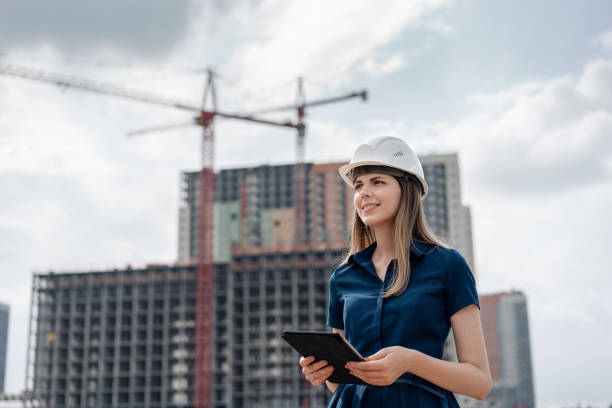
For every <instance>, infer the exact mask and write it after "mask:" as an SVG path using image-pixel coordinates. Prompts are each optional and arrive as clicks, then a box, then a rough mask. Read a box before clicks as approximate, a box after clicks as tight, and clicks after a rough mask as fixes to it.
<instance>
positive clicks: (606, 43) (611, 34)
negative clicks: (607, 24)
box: [595, 30, 612, 51]
mask: <svg viewBox="0 0 612 408" xmlns="http://www.w3.org/2000/svg"><path fill="white" fill-rule="evenodd" d="M595 41H596V42H597V43H599V45H600V46H601V47H602V48H603V49H605V50H611V51H612V30H608V31H605V32H603V33H601V34H599V35H598V36H597V37H595Z"/></svg>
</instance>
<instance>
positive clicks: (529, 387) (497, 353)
mask: <svg viewBox="0 0 612 408" xmlns="http://www.w3.org/2000/svg"><path fill="white" fill-rule="evenodd" d="M480 305H481V310H480V317H481V321H482V327H483V332H484V338H485V343H486V346H487V354H488V357H489V366H490V368H491V377H492V378H493V388H492V389H491V392H490V393H489V395H488V396H487V398H486V399H485V400H484V401H478V400H473V399H468V398H463V403H462V404H461V406H463V407H465V408H467V407H470V408H472V407H491V406H494V407H498V408H534V407H535V394H534V386H533V371H532V367H531V346H530V336H529V319H528V313H527V298H526V297H525V295H524V294H523V293H521V292H505V293H497V294H491V295H485V296H481V297H480ZM459 402H460V403H461V402H462V400H461V399H459Z"/></svg>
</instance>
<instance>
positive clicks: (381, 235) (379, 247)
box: [373, 223, 395, 260]
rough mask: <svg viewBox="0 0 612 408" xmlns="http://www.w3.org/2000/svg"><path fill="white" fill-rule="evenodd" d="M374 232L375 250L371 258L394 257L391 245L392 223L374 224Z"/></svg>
mask: <svg viewBox="0 0 612 408" xmlns="http://www.w3.org/2000/svg"><path fill="white" fill-rule="evenodd" d="M374 234H375V235H376V250H375V251H374V254H373V258H376V259H384V260H391V259H393V258H395V252H394V249H393V247H394V245H393V223H388V224H385V225H380V226H375V227H374Z"/></svg>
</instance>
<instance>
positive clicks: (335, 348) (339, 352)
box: [281, 330, 365, 384]
mask: <svg viewBox="0 0 612 408" xmlns="http://www.w3.org/2000/svg"><path fill="white" fill-rule="evenodd" d="M281 337H282V338H283V339H284V340H285V341H286V342H287V343H289V344H290V345H291V347H293V348H294V349H296V350H297V351H298V353H300V354H301V355H302V356H303V357H308V356H314V357H315V359H316V361H320V360H325V361H327V363H328V364H330V365H332V366H333V367H334V372H333V373H332V375H331V376H330V377H329V378H328V380H329V381H331V382H333V383H338V384H365V382H363V381H362V380H360V379H359V378H357V377H355V376H353V375H351V374H350V373H349V370H347V369H346V368H344V365H345V364H346V363H347V361H363V357H361V355H359V353H358V352H357V350H355V349H354V348H353V346H351V345H350V344H349V343H348V342H347V341H346V340H345V339H344V337H342V335H341V334H340V333H333V332H323V331H294V330H283V332H282V334H281Z"/></svg>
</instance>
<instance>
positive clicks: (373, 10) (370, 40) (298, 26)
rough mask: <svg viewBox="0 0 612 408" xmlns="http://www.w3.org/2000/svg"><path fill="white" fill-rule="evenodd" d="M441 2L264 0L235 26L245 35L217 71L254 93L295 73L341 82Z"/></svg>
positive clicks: (264, 89)
mask: <svg viewBox="0 0 612 408" xmlns="http://www.w3.org/2000/svg"><path fill="white" fill-rule="evenodd" d="M444 3H446V2H445V1H442V0H431V1H417V2H404V1H395V0H385V1H383V2H382V3H381V2H377V3H372V2H369V1H365V0H359V1H350V2H348V1H346V2H333V3H329V2H325V1H323V0H317V1H311V2H291V3H287V2H284V1H279V0H270V1H266V2H264V3H263V6H262V8H261V10H260V14H259V17H261V18H259V19H255V21H257V22H256V23H252V22H251V20H248V21H245V26H244V27H242V28H241V27H237V29H238V30H242V32H245V33H246V32H248V33H250V36H249V40H248V41H246V42H245V43H244V44H243V45H241V46H240V47H239V48H238V49H237V50H236V52H235V54H234V55H233V57H232V58H231V60H230V61H229V63H228V64H227V66H226V67H224V70H223V71H224V72H228V73H229V75H231V76H232V77H234V78H237V79H238V82H237V84H236V87H237V88H239V89H248V90H250V91H251V92H252V93H254V94H256V93H261V94H264V95H268V93H267V92H266V90H269V89H272V88H274V87H275V84H278V83H279V82H285V81H287V80H291V79H293V78H295V77H296V76H297V75H299V74H302V75H304V76H306V77H308V78H311V79H314V80H316V81H321V82H327V83H331V84H333V85H334V86H335V87H338V86H340V85H341V84H344V83H346V81H347V80H348V76H349V75H350V74H349V70H350V69H351V68H352V67H354V66H355V65H356V64H360V63H364V61H365V60H367V58H368V56H369V55H370V54H371V53H372V52H373V51H375V50H376V49H377V48H379V47H381V46H383V45H386V44H387V43H389V42H390V41H391V40H392V39H394V38H395V37H396V36H397V35H398V34H399V33H401V32H402V31H403V30H404V29H405V27H406V25H407V24H408V23H409V22H412V21H415V20H417V19H419V18H420V17H422V16H423V15H425V14H426V13H428V12H431V11H433V10H436V9H438V8H439V7H440V6H441V5H443V4H444ZM390 10H393V12H390ZM245 35H246V34H245ZM395 58H396V60H395V61H392V63H391V65H390V66H388V67H387V69H394V68H395V67H397V66H398V65H399V62H400V61H399V57H395ZM370 64H371V65H373V63H370ZM366 66H368V63H366ZM271 102H272V101H268V103H271Z"/></svg>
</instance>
